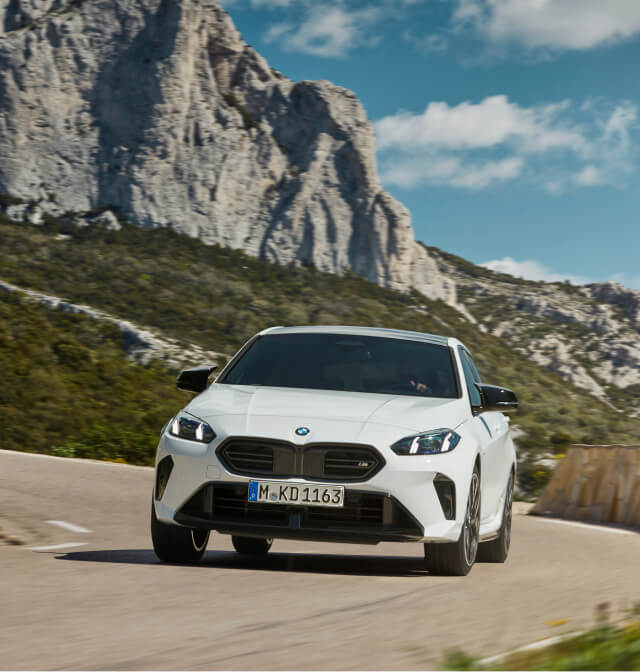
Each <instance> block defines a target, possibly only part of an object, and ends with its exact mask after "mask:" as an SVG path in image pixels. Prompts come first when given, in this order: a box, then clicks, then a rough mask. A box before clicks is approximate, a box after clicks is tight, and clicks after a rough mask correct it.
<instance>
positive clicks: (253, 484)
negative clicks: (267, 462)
mask: <svg viewBox="0 0 640 672" xmlns="http://www.w3.org/2000/svg"><path fill="white" fill-rule="evenodd" d="M249 501H250V502H257V501H258V481H249Z"/></svg>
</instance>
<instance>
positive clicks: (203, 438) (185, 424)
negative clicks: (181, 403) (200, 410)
mask: <svg viewBox="0 0 640 672" xmlns="http://www.w3.org/2000/svg"><path fill="white" fill-rule="evenodd" d="M169 434H171V435H173V436H179V437H180V438H181V439H188V440H189V441H199V442H200V443H209V442H211V441H213V440H214V439H215V438H216V433H215V432H214V431H213V429H211V427H209V425H208V424H207V423H206V422H202V420H198V418H194V417H193V416H192V415H189V414H187V413H180V415H177V416H176V417H175V418H174V419H173V420H172V421H171V426H170V427H169Z"/></svg>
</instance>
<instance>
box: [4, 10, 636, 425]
mask: <svg viewBox="0 0 640 672" xmlns="http://www.w3.org/2000/svg"><path fill="white" fill-rule="evenodd" d="M0 38H1V39H0V154H1V155H2V156H3V157H6V161H4V162H0V194H2V193H4V196H0V214H3V215H4V216H5V217H6V218H8V220H11V221H19V222H23V223H24V224H25V225H40V226H42V225H45V224H46V222H47V221H49V220H51V219H52V218H53V219H63V220H65V221H66V222H68V224H69V226H70V230H75V228H76V227H99V228H100V230H105V231H109V230H117V229H118V228H119V227H120V226H121V222H123V221H130V222H132V223H134V224H136V225H138V226H141V227H147V228H156V227H161V226H166V227H169V228H173V229H175V230H176V231H179V232H181V233H184V234H186V235H189V236H191V237H197V238H199V239H201V240H202V241H203V242H205V243H207V244H220V245H223V246H226V247H229V248H232V249H242V250H243V251H245V252H246V253H248V254H251V255H253V256H256V257H260V258H263V259H266V260H268V261H273V262H277V263H279V264H281V265H285V266H286V265H289V264H294V265H301V266H311V267H314V268H317V269H319V270H321V271H327V272H331V273H337V274H345V273H347V272H351V271H353V272H355V273H356V274H358V275H360V276H362V277H364V278H365V279H367V280H370V281H372V282H375V283H377V284H380V285H382V286H384V287H388V288H391V289H397V290H401V291H404V292H410V291H411V290H412V289H416V290H418V291H419V292H421V293H422V294H423V295H425V296H427V297H429V298H431V299H441V300H443V301H445V302H446V303H448V304H449V305H451V306H453V307H455V308H456V310H458V311H459V312H460V313H461V314H462V315H464V316H465V317H466V318H467V319H468V320H469V321H470V322H471V323H473V324H475V325H476V326H477V328H478V329H480V330H483V331H485V332H487V333H490V334H493V335H496V336H498V337H500V338H501V339H503V341H504V342H505V344H506V345H507V346H508V347H510V348H513V349H514V350H516V352H518V353H519V354H521V355H522V356H523V357H527V358H531V359H532V360H533V361H535V362H537V363H539V364H540V365H542V366H545V367H547V368H548V369H550V370H553V371H554V372H556V373H558V374H559V375H560V376H562V377H563V378H564V379H565V380H567V381H569V382H571V383H573V384H575V385H577V386H579V387H581V388H582V389H584V390H585V391H587V392H588V393H589V394H591V395H593V396H595V397H597V398H598V399H600V400H602V401H606V402H607V403H608V404H610V405H611V406H613V407H614V408H617V409H625V410H627V411H629V412H630V413H640V355H638V353H639V352H640V293H637V292H633V291H632V290H627V289H624V288H621V287H620V286H619V285H615V284H613V283H601V284H593V285H588V286H585V287H573V286H571V285H567V284H563V283H531V282H529V281H524V280H520V279H517V278H512V277H510V276H505V275H503V274H497V273H494V272H492V271H489V270H488V269H483V268H481V267H478V266H474V265H473V264H471V263H470V262H467V261H465V260H462V259H460V258H459V257H456V256H455V255H452V254H449V253H446V252H443V251H442V250H438V249H437V248H434V247H430V246H428V245H424V244H422V243H419V242H416V240H415V237H414V234H413V231H412V228H411V221H410V215H409V213H408V211H407V210H406V208H404V206H402V205H401V204H400V203H398V202H397V201H396V200H395V199H393V198H392V197H391V196H390V195H389V194H388V193H387V192H385V191H384V190H383V189H382V187H381V185H380V182H379V179H378V175H377V170H376V158H375V138H374V134H373V129H372V127H371V124H370V123H369V121H368V119H367V117H366V114H365V111H364V109H363V108H362V105H361V104H360V103H359V101H358V100H357V98H356V97H355V95H354V94H353V93H352V92H350V91H348V90H346V89H344V88H342V87H338V86H334V85H333V84H331V83H330V82H327V81H318V82H311V81H301V82H293V81H291V80H289V79H287V78H286V77H284V76H283V75H282V74H281V73H279V72H277V71H275V70H273V69H272V68H270V67H269V65H268V64H267V62H266V61H265V60H264V59H263V58H262V57H261V56H260V55H259V54H258V53H257V52H255V51H254V50H253V49H252V48H251V47H249V46H248V45H247V44H245V43H244V41H243V40H242V38H241V36H240V34H239V33H238V31H237V30H236V29H235V27H234V26H233V23H232V22H231V20H230V18H229V17H228V15H227V14H226V13H225V12H224V10H222V9H221V8H220V7H219V6H218V5H217V4H216V3H215V2H213V0H201V1H200V2H198V1H197V0H92V1H91V2H86V1H84V0H71V1H69V0H67V1H65V0H0ZM44 289H46V288H44Z"/></svg>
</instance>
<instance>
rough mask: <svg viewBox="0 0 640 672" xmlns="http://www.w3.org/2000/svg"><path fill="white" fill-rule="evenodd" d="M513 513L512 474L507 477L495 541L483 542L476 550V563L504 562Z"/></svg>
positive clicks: (509, 543)
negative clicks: (500, 521)
mask: <svg viewBox="0 0 640 672" xmlns="http://www.w3.org/2000/svg"><path fill="white" fill-rule="evenodd" d="M512 511H513V472H511V475H510V476H509V482H508V483H507V490H506V492H505V496H504V510H503V512H502V525H501V526H500V532H499V533H498V536H497V538H496V539H492V540H491V541H485V542H484V543H482V544H480V548H479V549H478V562H504V561H505V560H506V559H507V556H508V555H509V546H510V545H511V516H512Z"/></svg>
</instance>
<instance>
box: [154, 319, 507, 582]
mask: <svg viewBox="0 0 640 672" xmlns="http://www.w3.org/2000/svg"><path fill="white" fill-rule="evenodd" d="M214 370H215V367H212V366H201V367H198V368H193V369H187V370H185V371H183V372H181V373H180V375H179V376H178V380H177V385H178V387H179V388H181V389H184V390H188V391H190V392H195V393H197V394H196V396H195V397H193V398H192V399H191V401H190V402H189V403H188V404H187V405H186V406H185V408H184V409H183V410H182V411H180V412H179V413H178V414H177V415H176V416H175V417H174V418H172V419H171V420H170V421H169V422H168V423H167V425H166V426H165V428H164V429H163V431H162V435H161V438H160V443H159V445H158V451H157V457H156V475H155V487H154V491H153V502H152V508H151V536H152V541H153V547H154V550H155V553H156V555H157V556H158V557H159V558H160V560H163V561H166V562H174V563H193V562H197V561H198V560H199V559H200V558H201V556H202V554H203V553H204V550H205V548H206V546H207V543H208V542H209V536H210V533H211V531H215V532H217V533H219V534H228V535H231V539H232V543H233V546H234V548H235V549H236V550H237V551H238V552H239V553H244V554H252V555H260V554H264V553H267V552H268V551H269V549H270V548H271V546H272V544H273V543H274V540H277V539H298V540H304V541H324V542H343V543H344V542H353V543H357V544H377V543H379V542H384V541H393V542H416V543H420V544H423V545H424V555H425V567H426V569H427V570H429V571H430V572H431V573H437V574H448V575H466V574H467V573H468V572H469V570H470V569H471V567H472V566H473V564H474V563H475V562H476V561H484V562H504V561H505V560H506V558H507V554H508V552H509V544H510V538H511V508H512V499H513V488H514V480H515V477H516V454H515V449H514V445H513V441H512V439H511V434H510V431H509V421H508V417H507V416H505V415H504V413H505V412H507V411H513V410H515V409H516V408H517V406H518V400H517V398H516V396H515V394H514V393H513V392H512V391H511V390H509V389H507V388H504V387H499V386H495V385H487V384H484V383H483V382H482V380H481V378H480V374H479V373H478V369H477V368H476V366H475V364H474V361H473V359H472V357H471V354H470V352H469V350H468V349H467V348H466V347H465V346H464V345H463V344H462V343H461V342H460V341H458V340H457V339H455V338H447V337H443V336H435V335H431V334H424V333H417V332H410V331H399V330H391V329H379V328H365V327H338V326H327V327H317V326H314V327H274V328H271V329H267V330H265V331H262V332H260V333H259V334H257V335H256V336H254V337H253V338H252V339H251V340H250V341H249V342H248V343H246V344H245V345H244V346H243V347H242V348H241V349H240V351H239V352H238V353H237V354H236V355H235V356H234V357H233V358H232V359H231V360H230V361H229V363H228V364H227V365H226V366H225V367H224V368H223V369H222V371H221V372H220V373H219V375H217V377H215V379H214V380H213V382H211V378H212V374H213V373H214ZM276 543H277V542H276Z"/></svg>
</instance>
